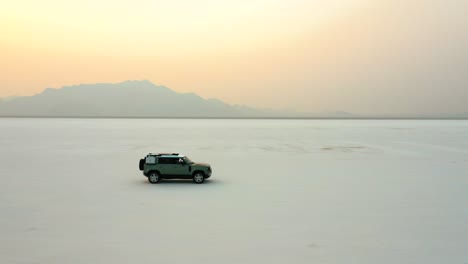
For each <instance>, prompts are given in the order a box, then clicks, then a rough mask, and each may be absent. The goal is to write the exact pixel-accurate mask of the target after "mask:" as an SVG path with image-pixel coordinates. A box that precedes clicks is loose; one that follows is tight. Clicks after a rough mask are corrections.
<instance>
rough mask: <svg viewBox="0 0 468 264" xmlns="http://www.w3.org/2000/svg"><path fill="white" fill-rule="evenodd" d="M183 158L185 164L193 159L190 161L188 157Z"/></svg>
mask: <svg viewBox="0 0 468 264" xmlns="http://www.w3.org/2000/svg"><path fill="white" fill-rule="evenodd" d="M183 159H184V162H185V163H186V164H191V163H193V161H191V160H190V159H189V158H187V157H183Z"/></svg>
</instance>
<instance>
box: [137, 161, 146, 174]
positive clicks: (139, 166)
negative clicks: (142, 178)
mask: <svg viewBox="0 0 468 264" xmlns="http://www.w3.org/2000/svg"><path fill="white" fill-rule="evenodd" d="M144 166H145V160H144V159H141V160H140V163H139V164H138V168H139V169H140V170H141V171H142V170H143V169H144Z"/></svg>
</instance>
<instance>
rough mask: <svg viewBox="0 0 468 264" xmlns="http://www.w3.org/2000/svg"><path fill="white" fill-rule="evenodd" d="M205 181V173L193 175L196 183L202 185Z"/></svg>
mask: <svg viewBox="0 0 468 264" xmlns="http://www.w3.org/2000/svg"><path fill="white" fill-rule="evenodd" d="M204 181H205V175H203V173H201V172H196V173H194V174H193V182H194V183H197V184H200V183H203V182H204Z"/></svg>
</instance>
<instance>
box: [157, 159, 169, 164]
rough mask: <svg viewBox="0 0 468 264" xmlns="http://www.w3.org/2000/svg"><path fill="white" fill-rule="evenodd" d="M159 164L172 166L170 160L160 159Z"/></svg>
mask: <svg viewBox="0 0 468 264" xmlns="http://www.w3.org/2000/svg"><path fill="white" fill-rule="evenodd" d="M158 161H159V164H172V163H171V159H170V158H159V159H158Z"/></svg>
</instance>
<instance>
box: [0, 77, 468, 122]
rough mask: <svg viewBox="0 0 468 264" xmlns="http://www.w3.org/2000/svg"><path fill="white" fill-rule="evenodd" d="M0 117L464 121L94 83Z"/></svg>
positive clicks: (17, 102) (11, 103)
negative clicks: (289, 106) (271, 105)
mask: <svg viewBox="0 0 468 264" xmlns="http://www.w3.org/2000/svg"><path fill="white" fill-rule="evenodd" d="M0 117H124V118H128V117H136V118H153V117H154V118H158V117H160V118H163V117H164V118H460V119H465V118H468V113H460V114H452V115H432V116H425V115H417V114H415V115H412V116H390V115H389V116H375V115H374V116H373V115H366V116H363V115H355V114H351V113H348V112H344V111H335V112H326V113H304V112H295V111H292V110H278V109H271V110H267V109H258V108H253V107H248V106H239V105H230V104H227V103H224V102H222V101H220V100H217V99H204V98H202V97H200V96H198V95H196V94H194V93H178V92H175V91H173V90H171V89H169V88H167V87H165V86H161V85H155V84H153V83H151V82H149V81H147V80H141V81H124V82H121V83H98V84H80V85H73V86H65V87H63V88H60V89H50V88H48V89H45V90H44V91H43V92H42V93H39V94H37V95H33V96H19V97H8V98H3V99H0Z"/></svg>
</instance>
